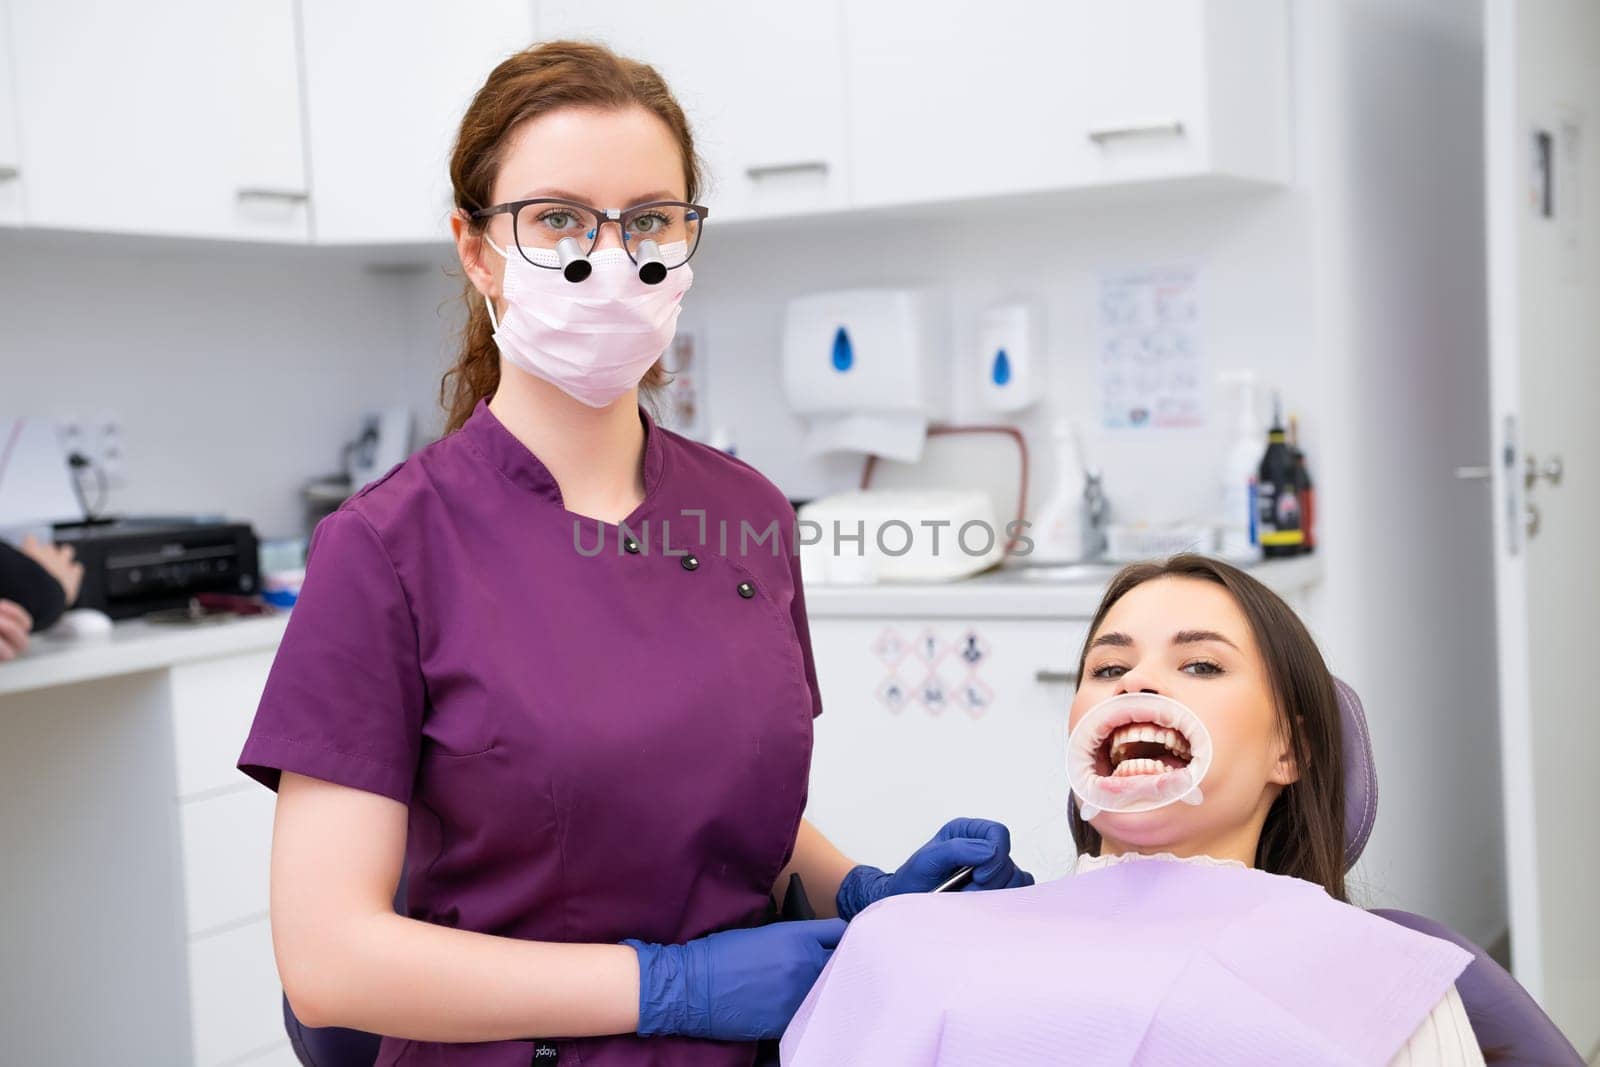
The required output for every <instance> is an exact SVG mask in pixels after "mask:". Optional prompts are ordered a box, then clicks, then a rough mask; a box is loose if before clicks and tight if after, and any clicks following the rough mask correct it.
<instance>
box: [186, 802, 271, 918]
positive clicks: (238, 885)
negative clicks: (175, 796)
mask: <svg viewBox="0 0 1600 1067" xmlns="http://www.w3.org/2000/svg"><path fill="white" fill-rule="evenodd" d="M274 806H275V805H274V798H273V795H272V794H271V793H269V792H268V791H267V790H265V789H262V788H261V787H260V786H256V785H253V784H252V783H250V782H245V783H244V788H243V789H241V790H239V791H238V792H234V793H226V794H224V795H222V796H215V797H205V798H203V799H200V800H194V801H190V802H188V803H186V804H180V805H179V806H178V812H179V823H180V827H181V831H182V835H183V889H184V900H185V911H186V917H185V922H186V929H187V930H188V931H189V932H190V933H191V934H193V933H196V932H199V931H204V930H208V929H211V928H212V927H215V926H219V925H221V924H222V923H228V922H235V921H237V920H239V919H243V918H245V917H246V916H249V915H259V914H261V913H263V912H265V911H266V910H267V874H268V869H269V865H270V860H271V855H272V814H273V810H274Z"/></svg>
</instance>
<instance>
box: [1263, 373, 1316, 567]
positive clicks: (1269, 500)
mask: <svg viewBox="0 0 1600 1067" xmlns="http://www.w3.org/2000/svg"><path fill="white" fill-rule="evenodd" d="M1296 482H1297V478H1296V464H1295V461H1294V452H1293V451H1292V450H1291V449H1290V448H1289V443H1288V438H1287V435H1286V434H1285V433H1284V432H1283V415H1282V411H1281V409H1280V407H1279V404H1278V399H1277V398H1276V397H1274V398H1273V401H1272V426H1271V427H1270V428H1269V429H1268V430H1267V451H1266V454H1265V455H1263V456H1262V457H1261V468H1260V470H1259V471H1258V472H1257V474H1256V533H1257V537H1258V538H1259V539H1260V541H1261V554H1262V555H1263V556H1266V557H1267V558H1268V559H1278V558H1281V557H1283V556H1298V555H1300V553H1302V552H1304V551H1305V542H1306V535H1305V529H1304V527H1303V525H1302V523H1301V517H1302V516H1301V512H1300V494H1299V487H1298V486H1297V484H1296Z"/></svg>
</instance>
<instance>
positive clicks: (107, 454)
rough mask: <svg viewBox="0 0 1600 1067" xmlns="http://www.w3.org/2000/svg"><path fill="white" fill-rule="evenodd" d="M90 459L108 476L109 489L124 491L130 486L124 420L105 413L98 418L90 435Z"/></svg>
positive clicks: (110, 413)
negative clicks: (123, 436)
mask: <svg viewBox="0 0 1600 1067" xmlns="http://www.w3.org/2000/svg"><path fill="white" fill-rule="evenodd" d="M89 448H90V451H89V458H90V459H92V460H93V461H94V462H95V463H97V464H98V465H99V467H100V470H101V472H102V473H103V474H104V475H105V476H106V488H107V489H122V488H125V487H126V486H127V484H128V468H127V462H126V460H127V455H126V453H125V452H124V451H123V446H122V420H121V419H119V418H118V417H117V416H116V415H115V414H114V413H112V412H109V411H103V412H101V413H100V414H99V415H98V416H96V418H95V420H94V423H93V424H92V426H91V428H90V434H89Z"/></svg>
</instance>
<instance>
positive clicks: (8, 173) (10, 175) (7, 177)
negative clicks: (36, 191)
mask: <svg viewBox="0 0 1600 1067" xmlns="http://www.w3.org/2000/svg"><path fill="white" fill-rule="evenodd" d="M20 177H22V171H21V170H20V169H19V168H17V167H13V166H11V165H10V164H9V163H0V182H9V181H15V180H16V179H17V178H20Z"/></svg>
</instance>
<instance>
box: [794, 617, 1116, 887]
mask: <svg viewBox="0 0 1600 1067" xmlns="http://www.w3.org/2000/svg"><path fill="white" fill-rule="evenodd" d="M1087 628H1088V622H1087V620H1081V621H1078V620H1051V621H1040V620H1032V621H1023V620H1003V621H996V620H972V621H970V622H968V621H961V620H952V619H937V620H923V621H918V620H908V619H877V620H867V619H847V618H817V617H813V618H812V620H811V636H812V641H813V645H814V649H815V654H816V660H817V674H818V682H819V684H820V686H821V689H822V704H823V709H824V710H823V714H822V716H821V717H820V718H818V719H817V725H816V750H815V754H814V755H813V758H812V771H811V795H810V803H809V807H808V813H809V817H810V819H811V821H812V822H813V823H815V824H816V826H817V827H818V828H819V829H820V830H821V831H822V832H823V833H824V834H827V835H828V836H829V837H830V838H832V840H833V841H834V842H835V843H836V844H837V845H838V846H839V847H840V848H841V849H843V850H844V851H845V853H846V854H847V855H849V856H851V857H853V858H854V859H856V860H858V861H859V862H862V863H872V864H876V865H878V866H880V867H887V868H890V869H892V868H893V867H894V866H895V865H897V864H899V863H900V862H901V861H903V860H904V859H905V858H906V857H907V856H909V855H910V854H911V853H912V852H913V851H914V850H915V849H917V848H918V847H919V846H921V845H922V844H923V843H924V842H925V841H927V839H928V838H930V837H931V836H933V834H934V832H935V831H937V830H938V829H939V827H940V826H942V825H944V823H945V822H947V821H948V820H950V819H952V818H957V817H977V818H986V819H996V820H999V821H1001V822H1003V823H1005V824H1006V825H1007V826H1008V827H1009V828H1010V829H1011V834H1012V845H1013V851H1014V854H1015V856H1016V859H1017V862H1018V864H1020V865H1021V866H1022V867H1024V868H1025V869H1027V870H1029V871H1031V872H1032V873H1033V875H1034V876H1035V877H1036V878H1039V879H1041V880H1042V879H1045V878H1050V877H1057V876H1060V875H1062V874H1065V873H1067V871H1069V870H1070V869H1071V863H1072V859H1073V857H1074V856H1075V855H1076V850H1075V849H1074V848H1073V846H1072V835H1071V834H1070V832H1069V831H1068V828H1067V795H1068V789H1067V775H1066V739H1067V713H1068V709H1069V707H1070V705H1071V701H1072V690H1073V686H1072V684H1071V671H1072V670H1073V669H1074V668H1075V667H1076V664H1077V657H1078V652H1079V650H1080V648H1081V646H1082V642H1083V637H1084V633H1085V631H1086V630H1087Z"/></svg>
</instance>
